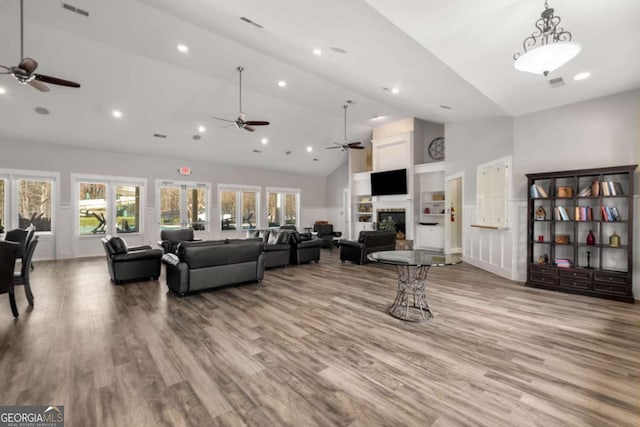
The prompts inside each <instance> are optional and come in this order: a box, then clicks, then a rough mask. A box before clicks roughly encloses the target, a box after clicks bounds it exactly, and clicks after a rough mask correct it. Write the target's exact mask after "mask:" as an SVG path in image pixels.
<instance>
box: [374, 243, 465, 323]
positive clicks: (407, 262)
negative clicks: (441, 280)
mask: <svg viewBox="0 0 640 427" xmlns="http://www.w3.org/2000/svg"><path fill="white" fill-rule="evenodd" d="M367 258H368V259H369V260H370V261H373V262H377V263H380V264H390V265H394V266H395V267H396V272H397V273H398V293H397V294H396V299H395V300H394V301H393V304H391V306H390V307H389V314H390V315H392V316H393V317H397V318H398V319H402V320H407V321H409V322H421V321H423V320H426V319H431V318H433V312H432V311H431V309H430V308H429V304H428V303H427V295H426V293H425V287H426V284H427V273H428V272H429V269H430V268H431V267H442V266H445V265H453V264H459V263H461V262H462V257H460V255H452V254H443V253H438V252H431V251H424V250H413V251H381V252H373V253H371V254H369V255H368V256H367Z"/></svg>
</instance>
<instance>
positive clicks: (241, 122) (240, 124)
mask: <svg viewBox="0 0 640 427" xmlns="http://www.w3.org/2000/svg"><path fill="white" fill-rule="evenodd" d="M243 71H244V68H243V67H238V73H239V74H240V113H239V114H238V118H237V119H235V120H229V119H222V118H220V117H213V116H211V118H212V119H216V120H222V121H223V122H229V123H231V125H229V126H232V125H233V126H235V127H237V128H238V129H244V130H248V131H249V132H253V131H255V129H254V128H253V126H267V125H268V124H269V122H265V121H263V120H247V118H246V116H245V114H244V113H243V112H242V72H243ZM225 127H226V126H225Z"/></svg>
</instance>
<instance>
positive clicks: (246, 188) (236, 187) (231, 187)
mask: <svg viewBox="0 0 640 427" xmlns="http://www.w3.org/2000/svg"><path fill="white" fill-rule="evenodd" d="M223 191H234V192H235V193H236V218H238V217H239V218H242V212H241V211H242V199H240V200H238V198H237V197H238V193H241V192H255V193H257V195H256V227H255V228H256V229H259V228H260V226H261V224H262V218H261V217H262V215H260V212H261V211H260V206H261V205H262V187H261V186H259V185H243V184H218V230H219V231H221V232H223V233H227V232H234V231H236V232H237V231H243V229H242V224H240V228H239V229H236V230H223V229H222V197H221V195H220V193H221V192H223ZM238 213H240V215H238Z"/></svg>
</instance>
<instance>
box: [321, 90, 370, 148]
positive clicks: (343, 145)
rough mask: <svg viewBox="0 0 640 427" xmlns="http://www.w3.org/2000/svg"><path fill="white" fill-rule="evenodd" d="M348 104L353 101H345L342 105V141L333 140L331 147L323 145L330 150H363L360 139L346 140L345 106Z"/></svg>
mask: <svg viewBox="0 0 640 427" xmlns="http://www.w3.org/2000/svg"><path fill="white" fill-rule="evenodd" d="M350 104H353V101H347V103H346V104H344V105H343V106H342V108H344V142H342V143H340V142H334V143H333V144H334V145H332V146H331V147H325V148H326V149H327V150H331V149H332V148H341V149H342V151H347V150H348V149H352V150H364V146H363V145H361V144H362V143H361V142H360V141H358V142H347V108H349V105H350Z"/></svg>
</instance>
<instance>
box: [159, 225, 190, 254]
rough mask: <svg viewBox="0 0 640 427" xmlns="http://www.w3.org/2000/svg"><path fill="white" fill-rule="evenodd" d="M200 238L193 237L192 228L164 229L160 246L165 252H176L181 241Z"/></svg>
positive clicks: (161, 233)
mask: <svg viewBox="0 0 640 427" xmlns="http://www.w3.org/2000/svg"><path fill="white" fill-rule="evenodd" d="M199 240H200V239H194V238H193V229H192V228H181V229H178V230H162V231H161V232H160V240H159V241H158V246H160V247H161V248H162V251H163V252H164V253H165V254H175V253H176V250H177V249H178V245H179V244H180V242H196V241H199Z"/></svg>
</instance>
